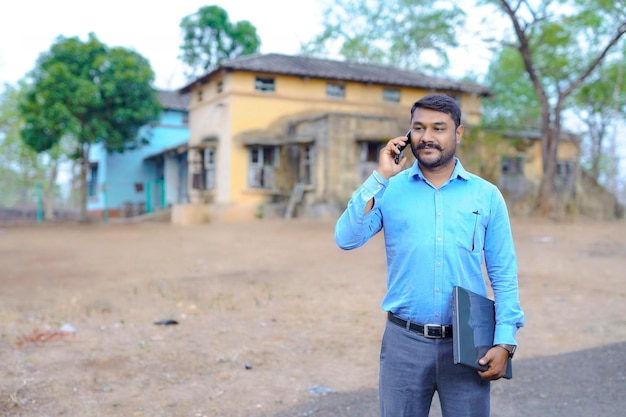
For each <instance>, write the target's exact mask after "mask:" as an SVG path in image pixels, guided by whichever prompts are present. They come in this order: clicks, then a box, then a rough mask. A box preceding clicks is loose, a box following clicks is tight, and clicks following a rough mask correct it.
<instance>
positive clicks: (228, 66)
mask: <svg viewBox="0 0 626 417" xmlns="http://www.w3.org/2000/svg"><path fill="white" fill-rule="evenodd" d="M220 71H248V72H258V73H270V74H283V75H293V76H298V77H309V78H323V79H330V80H337V81H354V82H361V83H373V84H383V85H389V86H397V87H413V88H423V89H428V90H452V91H459V92H465V93H474V94H480V95H488V94H489V89H488V88H487V87H484V86H481V85H478V84H474V83H466V82H460V81H454V80H450V79H446V78H439V77H430V76H427V75H424V74H422V73H420V72H415V71H407V70H401V69H397V68H393V67H388V66H382V65H372V64H360V63H356V62H347V61H334V60H330V59H319V58H312V57H305V56H291V55H281V54H267V55H259V54H254V55H244V56H240V57H237V58H235V59H231V60H227V61H223V62H222V64H221V65H220V66H219V67H218V68H217V69H215V70H214V71H212V72H209V73H207V74H205V75H203V76H202V77H200V78H198V79H197V80H196V81H194V82H192V83H190V84H189V85H187V86H185V87H183V88H182V89H181V90H180V91H182V92H189V91H191V87H192V86H193V85H194V84H196V83H200V84H203V83H205V82H207V81H208V79H209V78H211V76H212V75H213V74H215V73H217V72H220Z"/></svg>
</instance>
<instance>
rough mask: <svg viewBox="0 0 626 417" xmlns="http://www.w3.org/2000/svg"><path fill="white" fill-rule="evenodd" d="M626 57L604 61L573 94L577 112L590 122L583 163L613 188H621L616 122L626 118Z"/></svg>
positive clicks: (597, 177) (595, 176)
mask: <svg viewBox="0 0 626 417" xmlns="http://www.w3.org/2000/svg"><path fill="white" fill-rule="evenodd" d="M624 59H626V55H622V59H619V60H614V61H612V62H604V63H602V64H601V65H600V66H599V68H598V70H597V71H596V72H595V73H594V74H592V75H591V76H590V80H589V81H590V82H588V83H586V84H585V85H582V86H581V88H580V89H578V91H577V92H576V93H575V94H574V95H573V105H574V106H575V107H576V108H577V109H579V111H576V112H575V114H576V115H577V116H578V118H579V119H580V120H582V122H583V123H584V124H585V125H586V126H587V135H586V138H585V140H584V141H583V143H584V145H585V146H583V149H584V150H585V151H586V152H585V153H584V154H583V157H584V160H583V163H584V165H585V166H586V168H587V170H588V172H589V175H590V176H591V177H592V178H593V179H594V180H595V181H596V182H599V183H603V184H604V185H606V186H607V188H609V190H611V191H612V192H616V191H617V184H616V180H617V177H618V176H619V158H618V156H617V155H616V152H615V150H616V149H615V148H616V143H615V142H616V140H615V139H616V138H615V136H614V135H615V126H616V124H617V123H618V122H619V121H620V120H621V121H623V120H624V119H625V118H626V74H625V72H626V69H625V68H624ZM611 133H613V136H611ZM611 139H613V140H611Z"/></svg>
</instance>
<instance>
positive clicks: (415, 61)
mask: <svg viewBox="0 0 626 417" xmlns="http://www.w3.org/2000/svg"><path fill="white" fill-rule="evenodd" d="M450 3H451V2H450ZM444 4H445V3H444ZM437 6H438V7H437ZM323 15H324V18H323V22H324V30H323V32H322V33H321V34H320V35H319V36H317V37H316V38H314V39H313V40H312V41H310V42H308V43H306V44H305V45H303V46H302V53H304V54H306V55H318V56H319V55H323V56H332V55H340V56H341V57H343V58H344V59H345V60H348V61H356V62H363V63H372V64H383V65H390V66H394V67H398V68H406V69H413V70H419V71H421V72H424V73H433V72H435V71H438V70H441V69H445V68H447V67H448V64H449V60H448V54H447V50H448V49H449V48H451V47H455V46H457V41H456V37H455V28H456V27H458V26H459V25H461V24H462V22H463V19H464V18H465V13H464V12H463V11H462V10H461V9H460V8H459V7H458V6H456V5H454V4H447V5H444V6H442V5H441V2H440V3H439V4H437V3H435V4H433V2H432V1H426V0H334V2H333V3H332V4H329V5H328V6H327V7H326V8H325V10H324V12H323Z"/></svg>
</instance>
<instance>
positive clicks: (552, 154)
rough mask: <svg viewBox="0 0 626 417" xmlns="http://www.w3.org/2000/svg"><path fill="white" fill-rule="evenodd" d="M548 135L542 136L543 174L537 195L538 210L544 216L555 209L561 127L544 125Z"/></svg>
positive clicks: (547, 215)
mask: <svg viewBox="0 0 626 417" xmlns="http://www.w3.org/2000/svg"><path fill="white" fill-rule="evenodd" d="M542 131H543V132H544V134H545V135H546V136H545V137H544V138H542V175H541V182H540V185H539V195H538V196H537V212H538V213H539V215H541V216H542V217H549V216H550V215H551V214H552V212H553V211H554V205H555V201H554V176H555V174H556V165H557V150H558V145H559V140H558V133H557V132H559V129H558V128H554V127H553V126H544V127H543V129H542Z"/></svg>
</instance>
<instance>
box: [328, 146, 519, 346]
mask: <svg viewBox="0 0 626 417" xmlns="http://www.w3.org/2000/svg"><path fill="white" fill-rule="evenodd" d="M455 163H456V166H455V168H454V172H453V173H452V176H451V177H450V179H449V180H448V181H447V182H446V183H445V184H443V185H442V186H441V187H440V188H435V187H434V186H433V185H432V184H431V183H430V182H429V181H428V180H426V178H425V177H424V175H423V173H422V172H421V170H420V168H419V166H418V164H417V162H415V163H414V164H413V166H412V167H411V168H409V169H406V170H404V171H402V172H400V173H399V174H397V175H395V176H393V177H391V178H390V179H389V180H385V179H384V178H383V177H382V176H380V174H378V173H377V172H376V171H374V172H373V173H372V175H370V177H369V178H368V179H367V180H366V181H365V182H364V183H363V185H361V187H359V188H358V189H357V190H356V191H355V192H354V194H353V195H352V198H351V199H350V201H349V203H348V206H347V208H346V210H345V211H344V213H343V214H342V215H341V217H340V218H339V220H338V221H337V224H336V226H335V241H336V242H337V245H338V246H339V247H340V248H342V249H355V248H358V247H360V246H361V245H363V244H364V243H365V242H367V241H368V240H369V239H370V238H371V237H372V236H374V235H375V234H376V233H378V232H379V231H380V230H383V233H384V238H385V248H386V253H387V269H388V275H387V293H386V294H385V296H384V299H383V302H382V308H383V310H385V311H391V312H392V313H394V314H396V315H397V316H399V317H402V318H404V319H406V320H410V321H412V322H415V323H419V324H444V325H449V324H452V288H453V287H454V286H455V285H459V286H461V287H464V288H466V289H468V290H471V291H474V292H476V293H478V294H481V295H485V296H486V295H487V284H486V281H485V278H484V275H483V261H484V267H485V270H486V272H487V276H488V278H489V280H490V282H491V287H492V289H493V293H494V298H495V300H494V301H495V306H496V331H495V335H494V344H499V343H505V344H517V343H516V341H515V335H516V332H517V329H518V328H519V327H522V326H523V325H524V313H523V312H522V309H521V307H520V303H519V295H518V287H517V260H516V256H515V248H514V245H513V237H512V233H511V226H510V222H509V215H508V211H507V208H506V203H505V201H504V198H503V197H502V194H501V193H500V191H499V190H498V188H497V187H496V186H495V185H493V184H491V183H489V182H487V181H485V180H484V179H482V178H480V177H478V176H476V175H473V174H471V173H469V172H467V171H466V170H465V169H464V168H463V165H461V162H460V161H459V160H458V159H456V158H455ZM372 198H374V206H373V208H372V209H371V210H370V211H369V212H367V213H366V214H363V211H364V210H365V206H366V204H367V202H368V201H369V200H370V199H372Z"/></svg>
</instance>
